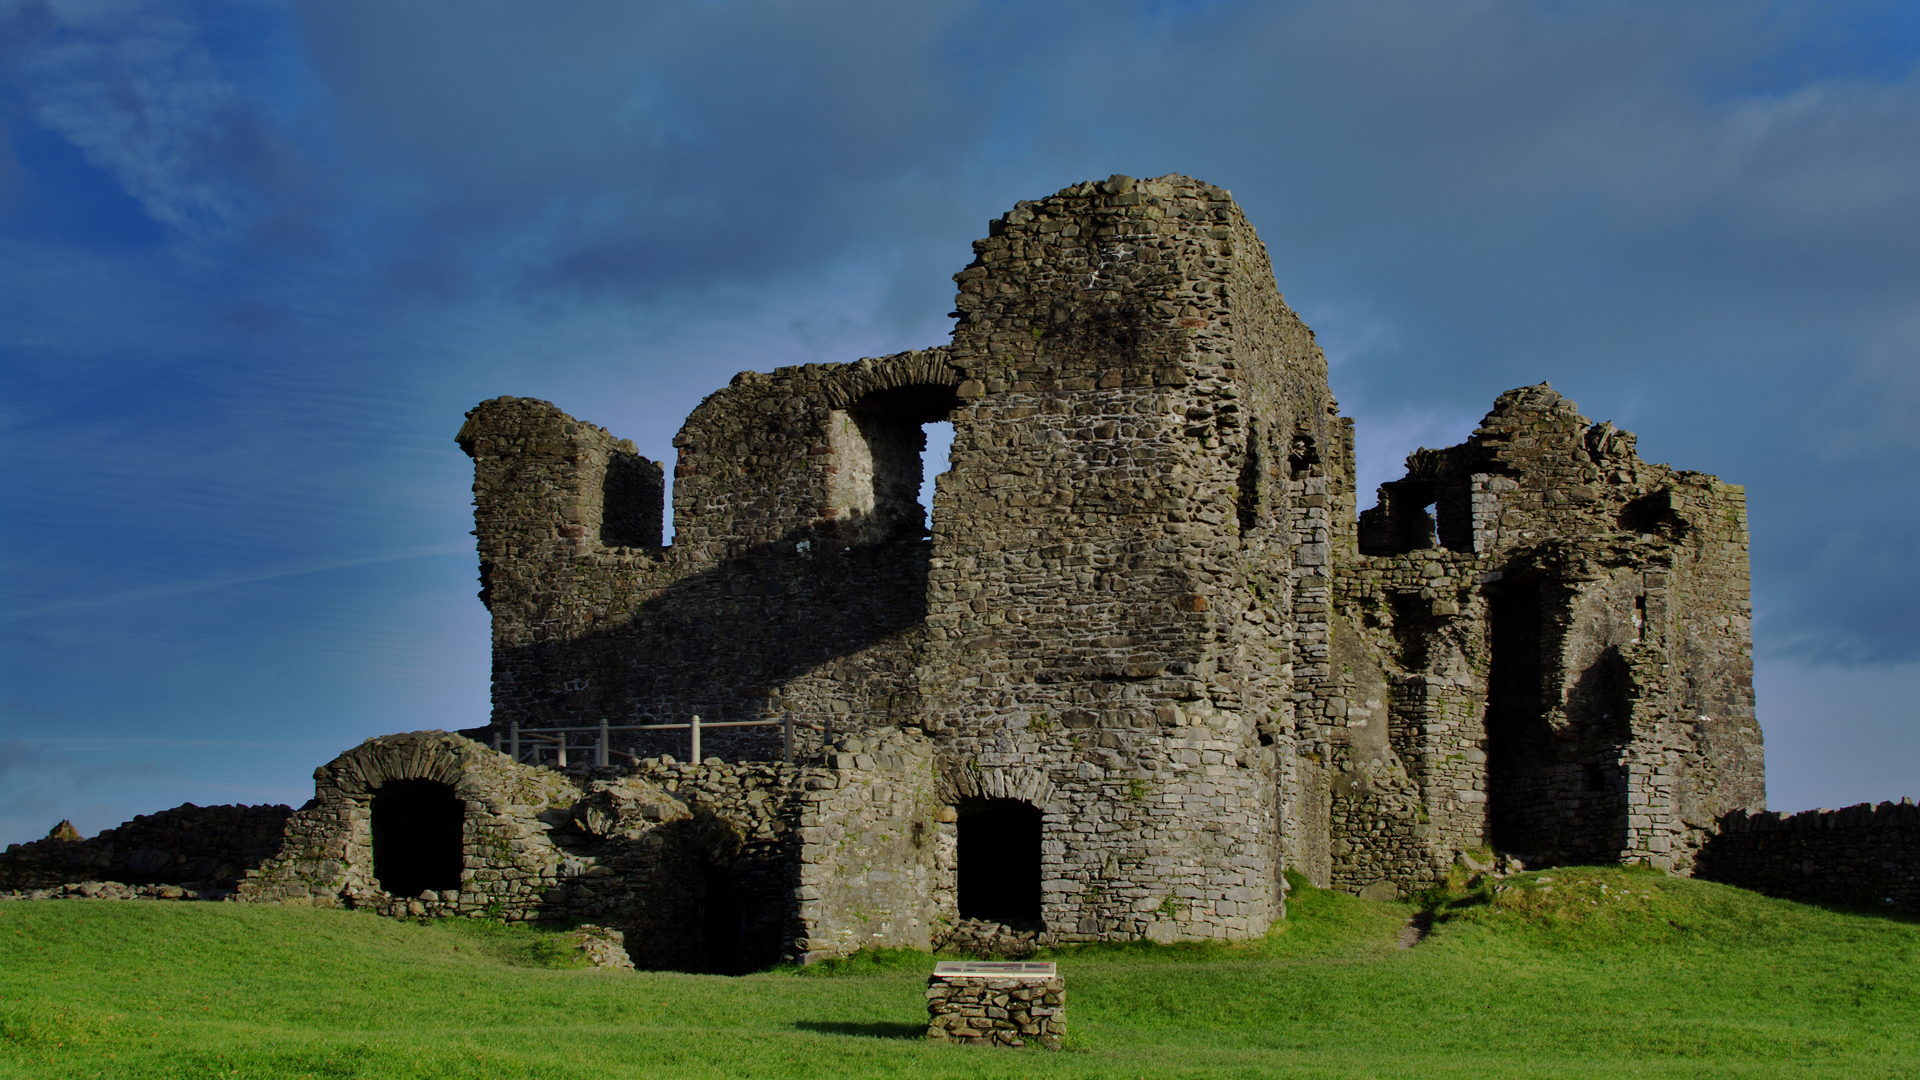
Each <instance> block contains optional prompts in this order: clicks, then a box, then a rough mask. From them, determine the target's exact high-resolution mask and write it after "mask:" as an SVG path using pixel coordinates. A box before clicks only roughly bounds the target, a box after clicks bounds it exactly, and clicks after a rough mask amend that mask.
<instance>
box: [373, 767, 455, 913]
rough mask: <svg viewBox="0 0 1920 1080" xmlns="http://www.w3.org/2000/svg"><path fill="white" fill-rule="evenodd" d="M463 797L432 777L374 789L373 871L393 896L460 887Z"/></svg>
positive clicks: (390, 783) (415, 894) (402, 781)
mask: <svg viewBox="0 0 1920 1080" xmlns="http://www.w3.org/2000/svg"><path fill="white" fill-rule="evenodd" d="M466 808H467V807H466V803H465V801H463V800H462V799H461V798H460V796H458V795H456V794H454V790H453V788H452V787H451V786H449V785H447V784H442V783H440V782H439V781H437V780H389V781H387V782H386V783H385V784H382V785H381V786H380V787H379V788H378V789H377V790H375V791H374V793H373V876H374V877H375V878H376V879H378V880H379V882H380V887H381V888H382V889H385V890H386V891H387V892H388V893H390V894H391V895H394V896H419V895H420V894H421V893H423V892H426V891H428V890H433V891H434V892H441V891H444V890H447V889H458V888H459V887H460V867H461V862H462V859H463V856H464V854H465V852H464V845H463V842H462V824H463V822H464V820H465V818H466Z"/></svg>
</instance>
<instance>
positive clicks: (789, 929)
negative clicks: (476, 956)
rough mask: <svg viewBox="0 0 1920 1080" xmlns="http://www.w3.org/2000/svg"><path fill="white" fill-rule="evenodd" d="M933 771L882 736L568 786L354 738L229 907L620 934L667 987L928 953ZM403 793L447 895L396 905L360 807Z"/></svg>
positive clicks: (899, 739)
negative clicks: (444, 877)
mask: <svg viewBox="0 0 1920 1080" xmlns="http://www.w3.org/2000/svg"><path fill="white" fill-rule="evenodd" d="M932 762H933V755H932V750H931V748H930V747H929V746H928V745H927V743H926V741H925V740H924V739H923V738H921V737H919V736H917V735H914V734H910V733H906V732H899V731H895V732H891V733H888V734H886V735H884V736H871V737H861V736H857V735H856V736H841V737H840V738H838V739H837V740H836V743H835V745H833V746H832V747H830V748H829V752H828V753H826V754H825V755H824V758H823V764H820V765H801V766H790V765H782V764H778V763H773V762H761V763H746V764H728V763H725V762H721V761H719V760H717V759H710V760H709V761H708V762H707V763H705V764H692V763H683V762H676V761H673V760H671V759H662V758H648V759H644V760H642V761H640V762H638V763H637V764H636V765H635V766H634V767H632V768H631V769H624V770H611V771H609V773H608V774H606V775H604V776H602V777H600V778H579V779H577V778H574V777H569V776H565V775H562V774H560V773H556V772H554V771H552V770H550V769H544V768H534V767H530V766H526V765H517V764H515V763H513V762H512V761H510V760H509V759H508V758H507V757H506V756H505V755H503V754H499V753H496V752H494V751H492V750H490V749H488V748H486V747H484V746H482V745H480V744H479V743H476V742H473V741H472V740H469V739H466V738H462V737H461V736H458V735H449V734H445V733H442V732H416V733H413V734H409V735H395V736H387V737H385V738H381V739H371V740H368V741H367V742H366V743H363V744H362V745H360V746H358V747H355V748H354V749H353V750H350V751H348V752H347V753H345V754H342V755H341V756H340V757H338V758H336V759H334V761H332V762H330V763H329V764H328V765H326V766H323V767H322V768H320V769H318V770H316V771H315V774H314V779H315V797H314V800H313V802H311V803H310V804H308V806H306V807H305V808H303V809H302V810H300V811H299V812H297V813H294V814H293V815H292V816H291V818H284V817H283V818H282V820H284V821H285V824H286V829H285V839H284V841H283V842H281V843H280V844H279V853H278V855H277V856H276V857H274V858H272V859H270V860H268V861H267V862H266V864H265V865H263V866H261V867H260V868H259V869H258V870H254V871H251V872H249V873H248V874H247V876H246V879H245V880H244V881H243V882H242V883H241V885H240V888H239V890H238V892H239V898H240V899H243V900H249V901H255V902H266V903H282V904H298V905H303V906H304V905H312V906H316V907H336V906H344V907H355V908H364V909H369V910H373V911H377V912H379V913H382V914H388V915H409V914H411V915H430V916H450V915H459V916H469V917H473V916H490V917H495V918H501V919H507V920H526V919H540V918H574V919H591V920H594V921H596V922H600V923H604V924H607V925H611V926H614V927H616V928H618V929H620V930H621V931H622V932H623V933H624V936H625V941H626V946H627V949H628V952H629V954H630V956H631V957H632V960H633V962H634V963H635V964H636V965H638V966H640V967H646V968H667V969H675V970H683V971H711V972H719V973H728V974H731V973H738V972H742V971H751V970H757V969H759V968H764V967H767V966H769V965H771V964H773V963H776V962H778V961H780V960H783V959H802V958H807V957H818V956H833V955H844V954H847V953H851V952H853V951H854V950H856V949H859V948H863V947H894V948H920V949H926V948H930V947H931V943H932V933H933V928H934V926H935V924H936V923H937V922H938V921H939V919H940V917H941V912H940V902H941V901H940V897H941V895H942V887H941V883H940V882H941V879H940V877H939V870H938V865H937V862H938V860H937V853H936V852H937V848H938V829H939V824H938V823H939V817H940V807H941V804H940V803H939V802H938V792H937V789H936V784H935V777H934V770H933V765H932ZM420 781H427V782H432V783H436V784H444V785H446V786H447V787H448V788H449V789H451V792H452V793H453V794H454V795H457V796H458V798H459V814H460V820H459V822H458V825H457V829H456V831H455V832H454V834H453V843H454V845H455V846H456V847H457V851H456V852H455V859H456V862H455V864H454V865H455V866H456V867H457V880H456V881H455V882H453V883H450V885H451V887H449V888H445V889H433V890H425V891H421V892H417V893H395V892H394V891H392V890H391V889H390V888H389V882H388V881H387V880H385V879H383V877H382V873H383V871H382V868H381V867H380V865H379V858H380V855H379V854H378V852H379V848H380V842H381V841H380V838H379V836H378V835H377V831H378V829H379V825H378V824H377V823H376V816H377V811H376V808H375V802H376V800H377V799H378V798H379V797H380V795H381V793H382V792H383V791H386V790H391V789H392V785H395V784H396V783H398V784H409V783H418V782H420ZM419 824H420V826H421V827H422V828H425V827H427V826H428V825H429V824H430V823H425V822H422V823H419ZM412 825H413V823H407V822H402V823H400V827H402V828H411V827H412ZM399 869H401V870H403V871H404V870H405V869H406V867H405V866H402V867H400V868H399ZM945 888H946V894H947V899H946V903H947V904H948V905H949V906H951V896H950V893H951V884H950V883H949V884H947V885H946V887H945Z"/></svg>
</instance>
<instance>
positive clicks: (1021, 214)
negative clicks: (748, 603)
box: [922, 177, 1338, 938]
mask: <svg viewBox="0 0 1920 1080" xmlns="http://www.w3.org/2000/svg"><path fill="white" fill-rule="evenodd" d="M992 233H993V235H992V236H990V237H989V238H988V239H986V240H983V241H980V242H979V243H977V244H976V245H975V250H976V252H977V254H978V256H979V257H978V258H977V259H976V261H975V264H974V265H973V266H971V267H969V268H968V269H966V270H964V271H962V272H961V273H960V274H959V275H958V277H957V280H958V281H959V283H960V289H961V291H960V296H959V298H958V300H957V307H958V309H959V314H960V322H959V324H958V326H957V327H956V328H955V333H954V342H953V346H952V349H951V352H950V362H951V363H952V364H953V365H954V367H955V368H956V370H958V371H959V372H960V373H961V374H962V376H963V377H964V381H963V382H961V384H960V386H959V391H958V392H959V396H960V399H961V406H960V408H959V409H957V410H956V411H955V412H954V414H953V416H954V451H953V470H952V472H950V473H948V474H946V475H944V476H943V477H942V478H941V480H940V486H939V488H938V489H937V490H936V493H935V497H934V553H933V560H934V565H933V566H932V568H931V570H930V574H929V580H930V596H929V603H928V619H927V627H928V644H927V658H928V664H927V666H928V669H929V675H928V677H927V678H926V679H925V680H923V684H922V691H923V694H925V695H926V696H927V698H928V700H929V709H928V718H927V723H928V725H929V730H930V731H932V732H934V733H935V734H936V735H938V736H939V737H941V738H942V739H943V740H945V746H944V747H943V750H942V754H943V761H944V763H945V764H944V765H943V768H944V769H945V771H946V772H947V773H948V774H949V775H953V776H959V775H961V774H962V773H964V772H969V771H977V772H979V773H981V774H987V773H992V772H995V771H1001V770H1004V771H1007V772H1008V773H1009V775H1010V779H1009V781H1008V782H1007V783H1006V784H1003V785H1000V786H1005V787H1009V788H1019V787H1031V788H1045V789H1046V790H1047V791H1049V792H1050V793H1051V798H1050V801H1049V802H1046V803H1039V802H1036V803H1035V805H1037V806H1040V807H1041V809H1042V810H1043V812H1044V813H1043V833H1044V839H1043V849H1042V850H1043V852H1044V854H1043V856H1042V864H1043V877H1044V878H1045V880H1046V886H1045V888H1046V889H1047V893H1046V898H1045V903H1044V914H1045V921H1046V924H1047V926H1048V927H1049V928H1050V929H1053V930H1054V931H1055V932H1057V933H1059V934H1062V935H1065V936H1067V937H1086V938H1104V937H1113V936H1121V937H1126V936H1139V935H1144V934H1148V933H1152V934H1154V935H1161V936H1168V937H1207V936H1220V937H1240V936H1247V935H1251V934H1258V933H1260V932H1262V931H1263V930H1264V929H1265V927H1266V925H1267V924H1268V923H1269V922H1270V921H1271V920H1272V919H1273V918H1276V917H1278V916H1279V914H1280V912H1281V910H1282V909H1281V880H1280V876H1279V867H1280V856H1279V850H1278V848H1279V844H1278V840H1279V831H1280V817H1281V808H1280V796H1281V781H1280V774H1279V770H1278V763H1277V757H1278V756H1279V755H1280V754H1282V753H1286V752H1290V746H1284V747H1283V746H1280V745H1278V744H1279V743H1281V742H1282V741H1285V742H1287V743H1289V744H1290V742H1291V739H1292V730H1291V723H1290V717H1289V715H1288V709H1289V706H1290V704H1291V702H1290V695H1291V690H1292V685H1291V679H1292V673H1291V669H1290V667H1289V664H1290V661H1291V658H1290V654H1289V652H1288V645H1289V644H1290V641H1289V634H1290V632H1289V629H1288V627H1287V622H1288V620H1287V617H1286V616H1287V611H1288V607H1289V604H1290V599H1291V597H1290V593H1291V589H1292V587H1293V576H1292V574H1291V572H1290V570H1289V569H1288V565H1289V563H1290V562H1291V559H1292V555H1293V547H1294V545H1293V539H1294V537H1293V532H1292V530H1291V528H1290V525H1291V521H1292V519H1291V518H1290V516H1289V512H1288V502H1289V499H1290V497H1291V489H1290V488H1289V487H1288V486H1286V484H1285V483H1275V482H1274V478H1273V476H1272V472H1271V471H1270V470H1271V469H1272V468H1276V467H1279V465H1280V463H1281V462H1284V461H1286V460H1287V458H1288V451H1289V450H1290V449H1291V447H1292V444H1293V440H1294V436H1295V435H1296V433H1298V434H1300V435H1301V436H1302V438H1304V439H1306V440H1308V441H1309V442H1311V443H1313V444H1314V445H1317V446H1319V447H1321V448H1323V451H1324V450H1325V448H1329V447H1332V446H1334V445H1336V444H1337V442H1338V439H1337V434H1336V432H1337V424H1336V422H1335V419H1334V418H1333V417H1332V413H1331V410H1332V403H1331V400H1330V399H1329V397H1328V396H1327V393H1326V390H1325V360H1324V358H1323V357H1322V356H1321V354H1320V352H1319V350H1318V349H1317V347H1315V346H1314V344H1313V341H1312V335H1311V333H1310V332H1308V331H1307V330H1306V328H1305V327H1304V325H1302V324H1301V323H1300V322H1299V320H1298V319H1297V317H1295V316H1294V315H1293V314H1292V312H1290V311H1288V310H1287V309H1286V307H1285V305H1284V303H1283V302H1282V301H1281V299H1280V296H1279V294H1278V292H1277V291H1276V290H1275V289H1274V287H1273V282H1272V271H1271V267H1270V265H1269V264H1268V262H1267V259H1266V253H1265V248H1264V247H1263V246H1262V245H1261V244H1260V242H1259V239H1258V237H1257V235H1255V234H1254V232H1253V230H1252V228H1251V226H1249V225H1248V224H1247V223H1246V221H1245V218H1244V217H1243V216H1242V215H1241V214H1240V212H1239V210H1238V208H1237V207H1235V206H1234V204H1233V202H1232V200H1231V198H1230V197H1229V196H1228V195H1227V193H1226V192H1224V191H1222V190H1220V189H1218V188H1214V187H1211V186H1209V185H1205V184H1200V183H1197V182H1195V181H1191V180H1187V179H1185V178H1182V177H1163V178H1160V179H1157V180H1151V181H1134V180H1131V179H1129V178H1125V177H1115V178H1113V179H1111V180H1109V181H1108V182H1106V183H1104V184H1097V185H1096V184H1082V185H1077V186H1075V187H1073V188H1069V189H1066V190H1064V191H1062V192H1059V193H1058V194H1056V195H1054V196H1052V197H1050V198H1048V199H1044V200H1038V201H1035V202H1030V203H1021V204H1019V205H1018V206H1017V207H1016V208H1015V209H1014V210H1013V211H1012V212H1010V213H1008V214H1007V215H1005V216H1004V217H1003V218H1002V219H1001V220H1000V221H998V222H996V223H995V224H994V226H993V229H992ZM1282 475H1283V476H1287V475H1288V474H1287V473H1282ZM1256 581H1257V582H1258V583H1259V585H1258V591H1256V588H1255V582H1256ZM962 914H965V913H964V912H962Z"/></svg>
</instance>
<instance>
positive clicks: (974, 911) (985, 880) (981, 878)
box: [958, 799, 1040, 925]
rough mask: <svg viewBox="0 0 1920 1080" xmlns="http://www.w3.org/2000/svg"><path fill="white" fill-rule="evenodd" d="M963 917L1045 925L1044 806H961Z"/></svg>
mask: <svg viewBox="0 0 1920 1080" xmlns="http://www.w3.org/2000/svg"><path fill="white" fill-rule="evenodd" d="M959 809H960V843H959V852H958V855H959V858H960V882H959V891H960V897H959V900H960V917H961V918H963V919H982V920H985V921H989V922H1000V923H1008V924H1010V925H1011V924H1014V923H1033V922H1039V921H1040V808H1039V807H1037V806H1034V805H1033V804H1031V803H1024V802H1019V801H1017V800H1014V799H979V800H974V801H971V802H968V803H962V804H961V806H960V808H959Z"/></svg>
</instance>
